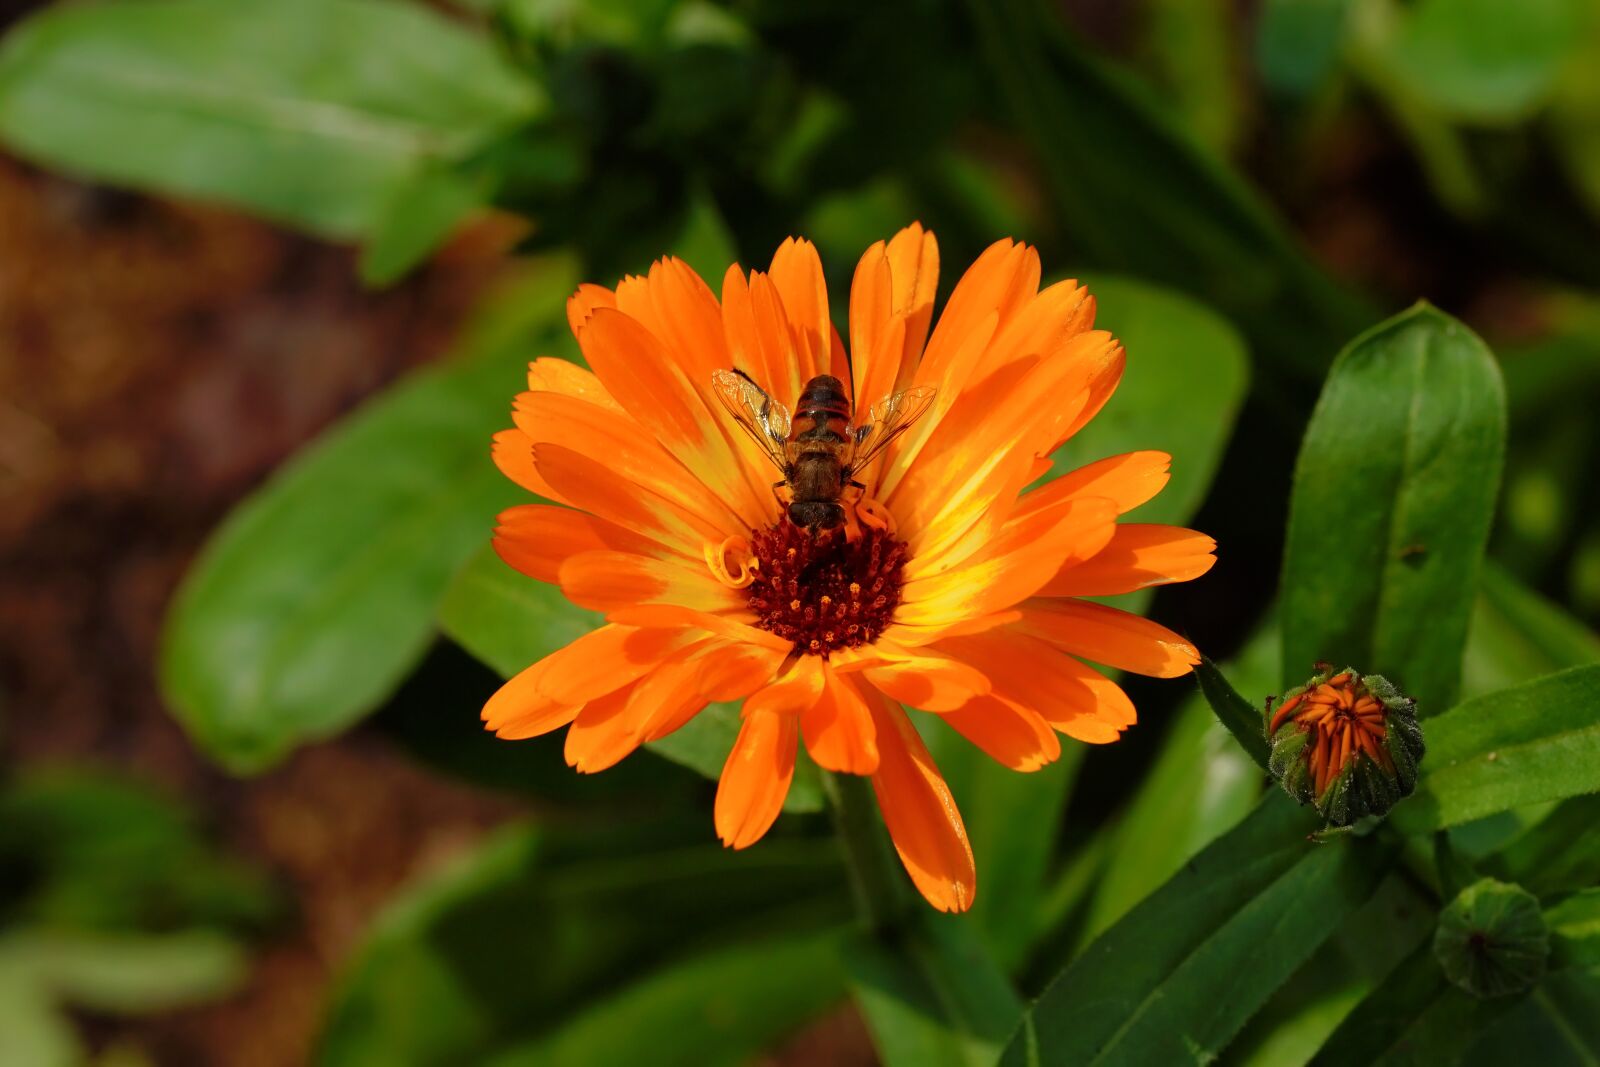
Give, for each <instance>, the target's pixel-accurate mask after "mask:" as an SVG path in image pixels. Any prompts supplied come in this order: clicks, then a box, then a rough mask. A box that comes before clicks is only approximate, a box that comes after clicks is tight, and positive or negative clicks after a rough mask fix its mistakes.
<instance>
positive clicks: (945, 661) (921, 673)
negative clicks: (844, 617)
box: [863, 640, 990, 712]
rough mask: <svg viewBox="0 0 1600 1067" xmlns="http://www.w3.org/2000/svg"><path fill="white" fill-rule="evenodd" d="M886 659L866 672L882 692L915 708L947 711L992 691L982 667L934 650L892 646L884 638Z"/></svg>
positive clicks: (865, 670)
mask: <svg viewBox="0 0 1600 1067" xmlns="http://www.w3.org/2000/svg"><path fill="white" fill-rule="evenodd" d="M878 646H879V647H880V648H881V649H882V650H883V653H884V656H885V659H884V662H883V663H882V665H881V666H868V667H866V668H865V669H864V671H863V675H864V677H865V678H866V680H867V681H869V682H871V683H872V684H873V685H874V686H876V687H877V688H878V689H879V690H880V691H882V692H883V693H885V694H886V695H888V696H889V697H892V698H893V699H895V700H897V701H899V702H900V703H902V704H905V705H908V706H910V707H913V708H920V709H921V710H923V711H934V712H946V711H952V710H954V709H956V708H959V707H961V706H962V705H963V704H965V703H966V702H967V701H969V700H971V699H973V698H974V697H977V696H982V695H984V694H986V693H988V692H989V688H990V686H989V679H988V677H987V676H986V675H984V673H983V672H982V671H980V670H977V669H976V668H974V667H973V666H971V665H970V664H967V663H963V662H962V661H961V660H958V659H955V658H953V657H951V656H947V655H945V654H943V653H942V652H938V651H936V650H934V649H917V650H915V651H912V650H909V649H893V650H892V651H891V649H892V646H889V645H888V643H887V642H884V641H882V640H880V641H879V642H878Z"/></svg>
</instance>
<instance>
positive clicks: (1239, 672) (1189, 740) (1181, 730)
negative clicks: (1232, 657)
mask: <svg viewBox="0 0 1600 1067" xmlns="http://www.w3.org/2000/svg"><path fill="white" fill-rule="evenodd" d="M1277 646H1278V641H1277V628H1276V627H1275V626H1274V627H1266V628H1264V629H1262V630H1260V631H1258V632H1257V634H1256V636H1255V637H1254V638H1252V639H1251V640H1250V641H1249V642H1248V643H1247V644H1246V646H1245V648H1244V649H1243V650H1242V651H1241V652H1240V654H1239V657H1238V659H1237V661H1236V662H1235V663H1234V664H1233V665H1232V666H1231V670H1232V671H1233V673H1234V675H1235V677H1237V678H1239V679H1241V683H1242V684H1244V685H1245V686H1246V687H1247V688H1249V689H1250V690H1251V691H1254V690H1256V689H1260V690H1262V691H1263V692H1265V691H1266V690H1268V689H1270V688H1272V685H1273V681H1272V679H1273V677H1274V675H1275V673H1276V671H1277V662H1278V647H1277ZM1208 662H1209V661H1208ZM1202 684H1203V683H1202ZM1251 712H1252V714H1251V720H1250V721H1251V722H1252V723H1254V724H1255V728H1256V736H1258V737H1259V736H1261V714H1260V712H1259V711H1256V710H1255V709H1254V708H1252V709H1251ZM1240 747H1241V746H1240V742H1239V741H1237V740H1235V737H1234V735H1233V734H1231V733H1229V731H1228V730H1227V729H1225V728H1224V726H1223V725H1222V724H1221V723H1219V722H1218V721H1217V716H1216V715H1215V714H1213V712H1212V711H1211V709H1210V708H1208V707H1207V706H1206V704H1205V701H1204V699H1203V698H1202V697H1201V696H1200V695H1198V694H1196V695H1194V696H1191V697H1189V698H1188V699H1187V700H1185V701H1184V702H1183V704H1182V705H1180V706H1179V708H1178V711H1177V713H1176V715H1175V716H1174V717H1173V722H1172V723H1171V725H1169V726H1168V727H1167V734H1166V738H1165V739H1164V740H1163V742H1162V745H1161V752H1160V754H1159V755H1158V756H1157V757H1156V761H1155V763H1154V765H1152V766H1151V768H1150V770H1149V771H1148V772H1146V774H1145V776H1144V779H1143V781H1142V782H1141V783H1140V785H1139V791H1138V792H1137V793H1136V794H1134V798H1133V803H1132V804H1131V805H1130V806H1129V808H1128V811H1127V813H1126V814H1125V815H1124V816H1123V818H1122V823H1121V825H1120V826H1119V827H1118V828H1117V830H1116V833H1115V836H1114V837H1113V839H1112V845H1111V853H1110V855H1109V856H1108V857H1107V859H1106V865H1105V872H1106V873H1105V876H1104V877H1103V878H1102V879H1101V880H1100V882H1099V884H1098V885H1097V886H1096V887H1095V890H1094V894H1093V896H1092V897H1091V900H1090V904H1089V910H1088V913H1087V915H1086V916H1085V918H1084V922H1083V929H1082V932H1081V933H1080V935H1079V938H1078V943H1079V944H1084V943H1087V942H1088V941H1089V940H1091V939H1093V938H1095V937H1098V936H1099V935H1100V934H1101V932H1103V931H1104V930H1106V929H1107V928H1108V927H1110V926H1111V924H1112V923H1114V922H1116V921H1117V920H1118V919H1120V918H1122V916H1124V915H1125V914H1127V913H1128V911H1129V910H1130V909H1131V908H1133V907H1134V906H1135V905H1136V904H1138V903H1139V901H1141V900H1143V899H1145V898H1146V897H1147V896H1149V895H1150V894H1151V893H1153V892H1155V891H1156V890H1157V889H1159V888H1160V887H1161V885H1162V884H1163V883H1164V882H1166V881H1167V879H1169V878H1171V877H1172V876H1173V875H1175V874H1177V873H1178V870H1179V868H1181V867H1182V866H1183V865H1184V863H1186V862H1187V861H1188V860H1189V857H1191V856H1193V855H1194V854H1195V853H1197V852H1199V851H1200V850H1201V849H1202V848H1204V847H1205V846H1207V845H1209V844H1210V843H1211V842H1212V841H1214V840H1215V839H1216V838H1217V837H1219V836H1220V835H1221V834H1223V833H1224V832H1226V831H1228V830H1230V829H1232V828H1233V827H1234V826H1236V825H1238V823H1239V820H1241V819H1243V818H1244V817H1245V816H1246V815H1248V814H1249V812H1250V810H1251V809H1252V808H1253V807H1254V806H1255V804H1256V802H1257V801H1258V799H1259V798H1260V796H1261V791H1262V783H1263V780H1264V776H1263V774H1262V769H1261V767H1259V766H1257V765H1255V764H1254V763H1252V762H1251V758H1250V757H1249V756H1248V755H1246V754H1245V753H1244V752H1243V751H1241V750H1240ZM1262 751H1263V753H1264V752H1265V745H1264V744H1263V746H1262Z"/></svg>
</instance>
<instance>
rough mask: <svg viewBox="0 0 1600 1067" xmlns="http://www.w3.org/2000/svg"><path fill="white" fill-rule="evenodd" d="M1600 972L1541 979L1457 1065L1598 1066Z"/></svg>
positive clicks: (1560, 975)
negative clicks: (1597, 1008) (1596, 1008)
mask: <svg viewBox="0 0 1600 1067" xmlns="http://www.w3.org/2000/svg"><path fill="white" fill-rule="evenodd" d="M1596 1004H1600V972H1596V971H1594V970H1587V971H1585V970H1569V971H1563V972H1561V973H1558V974H1552V975H1548V976H1546V977H1545V980H1544V981H1543V982H1540V983H1539V988H1537V989H1535V990H1534V991H1533V992H1532V993H1530V994H1528V996H1527V997H1525V998H1523V999H1521V1000H1519V1001H1518V1002H1517V1003H1516V1004H1515V1005H1514V1006H1513V1007H1512V1009H1511V1010H1510V1011H1507V1012H1505V1013H1504V1015H1503V1016H1501V1015H1500V1013H1498V1012H1497V1013H1495V1014H1496V1019H1495V1021H1494V1024H1493V1025H1492V1026H1490V1027H1488V1028H1487V1029H1486V1030H1485V1032H1484V1034H1483V1036H1482V1038H1481V1039H1480V1040H1479V1041H1478V1042H1477V1043H1476V1044H1475V1045H1473V1046H1472V1048H1471V1049H1470V1050H1469V1051H1468V1053H1467V1055H1466V1056H1464V1057H1463V1058H1462V1059H1461V1060H1460V1067H1501V1065H1503V1064H1508V1063H1536V1064H1538V1065H1539V1067H1594V1064H1596V1063H1600V1013H1597V1012H1596V1011H1595V1005H1596Z"/></svg>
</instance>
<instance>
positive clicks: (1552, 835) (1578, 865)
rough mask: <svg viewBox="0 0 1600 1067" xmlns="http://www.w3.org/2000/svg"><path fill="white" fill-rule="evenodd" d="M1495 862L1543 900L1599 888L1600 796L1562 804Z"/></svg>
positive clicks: (1510, 878)
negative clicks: (1596, 886)
mask: <svg viewBox="0 0 1600 1067" xmlns="http://www.w3.org/2000/svg"><path fill="white" fill-rule="evenodd" d="M1492 862H1493V863H1495V864H1496V865H1497V866H1498V869H1499V871H1500V872H1501V874H1502V876H1503V877H1504V878H1505V880H1506V881H1509V882H1516V883H1518V884H1520V885H1524V886H1526V887H1527V888H1528V889H1529V891H1530V892H1533V893H1535V894H1537V895H1538V896H1541V897H1543V896H1549V895H1551V894H1554V893H1569V892H1572V891H1573V890H1575V889H1582V888H1583V887H1585V886H1591V885H1596V884H1600V794H1596V793H1591V794H1589V795H1587V796H1580V797H1571V798H1569V799H1567V800H1563V801H1562V802H1561V803H1560V804H1558V805H1557V806H1556V808H1555V810H1554V811H1552V812H1551V813H1550V814H1549V815H1547V816H1545V817H1544V818H1543V819H1541V820H1540V821H1539V822H1538V823H1537V824H1535V825H1534V827H1533V828H1532V829H1530V830H1528V831H1527V832H1526V833H1524V834H1523V835H1522V836H1521V837H1518V838H1517V839H1516V840H1515V841H1513V842H1512V843H1511V844H1510V845H1508V846H1507V847H1506V848H1505V850H1504V851H1502V852H1501V853H1500V854H1499V856H1497V857H1495V858H1494V860H1493V861H1492Z"/></svg>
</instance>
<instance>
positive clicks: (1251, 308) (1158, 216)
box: [967, 0, 1368, 410]
mask: <svg viewBox="0 0 1600 1067" xmlns="http://www.w3.org/2000/svg"><path fill="white" fill-rule="evenodd" d="M967 10H968V12H969V14H970V16H971V19H972V24H973V27H974V31H975V33H976V35H977V45H978V47H979V48H980V49H981V53H982V56H983V59H984V61H985V64H986V68H987V74H988V75H989V77H990V78H991V79H992V80H993V82H994V84H995V86H996V89H997V91H998V92H999V94H1000V97H1001V99H1002V101H1003V102H1004V103H1005V104H1006V105H1008V109H1009V111H1010V113H1011V116H1012V118H1013V120H1014V122H1015V123H1016V125H1017V128H1018V131H1019V133H1020V134H1021V135H1022V137H1023V138H1024V139H1025V140H1026V141H1027V143H1028V145H1029V147H1030V148H1031V149H1032V150H1033V152H1034V154H1035V155H1036V156H1037V158H1038V160H1039V162H1040V165H1041V167H1042V168H1043V170H1044V173H1045V177H1046V180H1047V181H1048V183H1049V189H1050V192H1051V193H1052V197H1053V205H1052V206H1053V207H1054V209H1055V211H1056V212H1057V213H1058V214H1059V217H1060V218H1061V221H1062V222H1063V224H1064V226H1065V228H1066V230H1067V232H1068V234H1069V235H1070V237H1071V238H1072V240H1073V243H1074V246H1075V247H1076V248H1078V249H1080V250H1081V253H1082V255H1083V256H1084V260H1085V262H1086V263H1087V264H1089V265H1091V266H1095V267H1100V268H1103V269H1107V270H1119V271H1128V272H1130V273H1135V274H1138V275H1140V276H1142V277H1147V278H1150V279H1152V280H1155V281H1158V282H1162V283H1164V284H1167V285H1171V286H1174V287H1176V288H1179V289H1182V290H1185V291H1187V292H1189V293H1190V294H1192V295H1194V296H1197V297H1199V298H1200V299H1202V300H1205V301H1206V302H1207V303H1209V304H1211V305H1212V306H1214V307H1215V308H1217V309H1218V310H1220V311H1222V312H1223V313H1224V314H1226V315H1227V316H1228V317H1229V318H1230V319H1231V320H1233V321H1234V322H1235V323H1237V324H1238V325H1239V326H1240V327H1241V328H1242V329H1243V330H1244V331H1245V333H1246V334H1247V335H1248V336H1249V338H1250V340H1251V344H1252V347H1254V348H1256V349H1258V350H1260V351H1261V352H1262V353H1263V355H1266V356H1268V357H1270V358H1269V359H1267V360H1264V361H1263V362H1262V364H1261V366H1262V367H1263V368H1265V369H1267V370H1268V371H1271V372H1273V373H1280V372H1279V371H1278V368H1293V369H1294V370H1295V371H1296V372H1298V373H1301V374H1315V373H1320V370H1321V368H1322V367H1324V366H1325V365H1326V362H1327V354H1328V353H1329V352H1332V351H1334V349H1335V348H1336V346H1337V345H1338V343H1339V341H1340V340H1341V339H1343V338H1344V337H1348V336H1349V335H1350V333H1351V332H1352V331H1353V330H1355V329H1358V328H1359V327H1360V323H1361V321H1362V320H1363V319H1364V318H1367V315H1368V313H1367V312H1366V311H1365V310H1364V309H1363V308H1362V307H1361V306H1360V305H1359V304H1358V303H1357V302H1356V301H1354V300H1352V299H1351V298H1349V297H1348V296H1346V295H1345V294H1344V293H1342V292H1341V291H1339V290H1338V289H1337V288H1336V287H1335V286H1334V285H1333V283H1332V282H1330V281H1329V280H1328V279H1327V278H1326V277H1325V276H1324V275H1323V274H1322V273H1321V272H1319V271H1318V270H1317V269H1316V268H1315V267H1313V266H1312V265H1311V263H1310V262H1309V260H1307V259H1306V257H1305V256H1304V255H1303V254H1302V253H1301V252H1300V250H1299V249H1298V248H1297V247H1296V246H1295V244H1294V242H1293V240H1292V239H1291V238H1290V237H1289V235H1288V233H1287V231H1286V230H1285V228H1284V226H1283V225H1282V223H1281V222H1280V221H1279V220H1278V219H1277V218H1275V217H1274V216H1273V215H1272V213H1271V211H1270V210H1269V209H1268V208H1267V207H1266V206H1265V205H1264V204H1263V202H1262V201H1261V199H1260V198H1259V197H1258V196H1257V195H1256V194H1255V193H1254V192H1253V191H1252V190H1251V189H1250V188H1249V187H1248V186H1246V185H1245V183H1244V182H1243V181H1241V180H1240V179H1239V177H1238V176H1237V175H1235V174H1233V173H1232V172H1230V171H1228V170H1227V169H1225V168H1224V167H1222V166H1221V165H1220V164H1219V163H1218V162H1217V161H1216V160H1215V159H1213V158H1211V157H1210V156H1209V155H1208V154H1207V153H1206V152H1205V151H1204V150H1203V149H1202V148H1200V147H1199V146H1198V145H1197V144H1196V143H1195V142H1194V141H1193V139H1192V138H1191V137H1189V136H1188V135H1187V134H1186V133H1185V132H1184V131H1182V130H1181V129H1180V128H1179V127H1178V125H1177V123H1176V121H1175V120H1174V118H1173V116H1172V115H1171V114H1170V112H1169V111H1168V109H1166V108H1165V107H1163V105H1162V104H1161V103H1160V102H1159V101H1157V100H1155V99H1153V95H1152V93H1151V92H1149V91H1148V90H1147V88H1146V87H1145V86H1143V85H1140V84H1138V83H1137V82H1135V81H1133V80H1132V79H1131V78H1129V77H1126V76H1124V75H1122V74H1120V73H1119V72H1116V71H1113V70H1111V69H1110V68H1109V67H1108V66H1107V65H1106V64H1105V63H1104V62H1103V61H1101V60H1099V59H1097V58H1096V57H1094V56H1093V55H1091V54H1090V52H1089V50H1088V49H1087V48H1086V47H1084V46H1082V45H1080V44H1079V43H1078V42H1076V41H1074V40H1072V39H1071V38H1070V36H1069V35H1068V34H1067V32H1066V30H1065V28H1064V27H1063V26H1062V24H1061V18H1060V14H1059V12H1058V11H1057V10H1056V9H1055V7H1054V6H1053V5H1049V4H1045V3H1043V2H1040V0H998V2H995V0H969V2H968V4H967ZM1129 351H1130V353H1132V352H1133V350H1132V348H1131V347H1130V349H1129ZM1130 366H1131V361H1130ZM1179 410H1183V409H1179Z"/></svg>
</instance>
